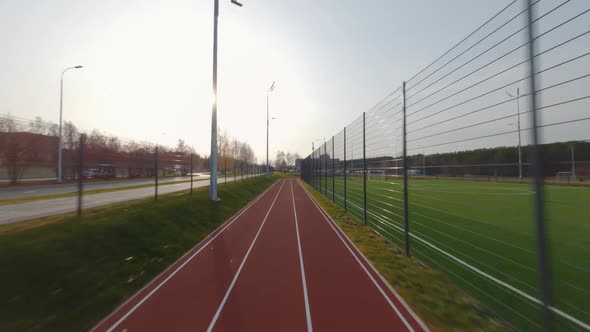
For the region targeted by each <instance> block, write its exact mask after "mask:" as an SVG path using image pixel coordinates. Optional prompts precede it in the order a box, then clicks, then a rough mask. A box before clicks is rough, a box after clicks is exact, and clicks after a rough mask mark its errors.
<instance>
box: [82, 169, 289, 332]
mask: <svg viewBox="0 0 590 332" xmlns="http://www.w3.org/2000/svg"><path fill="white" fill-rule="evenodd" d="M277 183H278V181H277V182H275V183H273V184H272V185H271V186H270V187H269V188H268V189H266V190H265V191H264V192H262V193H261V194H260V195H258V197H256V198H255V199H254V200H252V201H251V202H250V203H248V204H247V205H246V206H244V207H243V208H242V209H240V210H239V211H238V212H236V214H234V215H233V216H232V217H230V218H229V219H228V220H226V221H225V222H224V223H223V224H221V225H220V226H219V227H218V228H216V229H215V230H214V231H213V232H211V234H209V235H207V236H206V237H205V238H204V239H203V240H201V242H199V243H197V244H196V245H195V246H194V247H193V248H191V249H190V250H189V251H187V252H186V253H185V254H184V255H182V256H181V257H180V258H179V259H178V260H176V261H175V262H174V263H173V264H171V265H170V266H169V267H168V268H166V270H164V271H163V272H162V273H160V274H159V275H158V276H157V277H156V278H154V279H153V280H152V281H151V282H149V283H148V284H147V285H145V286H144V287H143V288H141V289H140V290H139V291H138V292H136V293H135V294H134V295H132V296H131V297H130V298H129V299H127V300H126V301H125V302H124V303H123V304H121V305H120V306H119V307H117V309H115V310H114V311H113V312H112V313H111V314H109V315H108V316H107V317H105V318H103V319H102V320H101V321H100V322H99V323H98V324H96V325H95V326H94V327H93V328H92V329H91V330H90V331H94V330H96V329H97V328H99V327H100V326H101V325H102V324H103V323H105V322H106V321H108V320H109V319H110V318H111V317H113V316H114V315H116V314H117V313H118V312H119V311H120V310H121V309H122V308H123V307H125V306H126V305H127V304H129V302H131V301H133V300H134V299H136V298H137V297H138V296H139V295H140V294H141V293H142V292H144V291H145V290H146V289H147V288H148V287H150V286H153V283H154V281H156V280H158V279H159V278H161V277H163V276H164V275H165V274H166V273H168V272H169V271H170V270H171V269H172V268H173V267H174V266H176V265H177V264H178V263H180V262H181V261H182V260H183V259H185V258H186V257H187V256H188V255H189V254H190V253H191V252H193V251H194V250H195V249H196V248H198V247H199V248H198V250H197V251H196V252H194V254H192V255H191V256H190V257H189V258H188V259H187V260H186V261H184V262H183V263H182V264H181V265H180V266H179V267H178V268H176V270H174V271H173V272H172V273H171V274H170V275H169V276H168V277H166V279H164V280H163V281H162V282H160V283H159V284H158V285H157V286H156V287H155V288H154V289H152V290H151V291H150V292H149V293H148V294H147V295H145V296H144V297H143V298H142V299H141V300H140V301H139V302H138V303H136V304H135V305H134V306H133V307H132V308H131V309H129V310H128V311H127V312H126V313H125V315H123V316H122V317H121V318H120V319H119V320H118V321H117V322H115V323H114V324H113V325H112V326H111V327H110V328H109V329H107V331H108V332H112V331H113V330H114V329H115V328H117V327H118V326H119V325H120V324H121V323H122V322H124V321H125V319H127V318H128V317H129V316H130V315H131V314H132V313H133V312H135V311H136V310H137V309H138V308H139V307H140V306H141V305H142V304H143V303H144V302H145V301H146V300H147V299H148V298H149V297H151V296H152V295H153V294H154V293H156V292H157V291H158V290H159V289H160V288H161V287H162V286H163V285H164V284H165V283H166V282H168V281H169V280H170V279H172V277H173V276H174V275H176V273H178V272H179V271H180V270H181V269H182V268H183V267H184V266H186V265H187V264H188V263H189V262H190V261H191V260H192V259H193V258H195V257H196V256H197V255H198V254H199V253H200V252H201V251H202V250H203V249H204V248H207V246H208V245H209V244H210V243H211V242H212V241H213V240H215V239H216V238H217V237H218V236H219V235H221V234H223V232H224V231H225V230H226V229H227V228H228V227H229V226H231V225H232V224H233V223H234V222H235V221H236V220H238V219H239V218H240V216H242V215H243V214H244V213H245V212H246V211H247V210H248V209H249V208H251V207H252V206H253V205H254V204H255V203H256V202H258V201H259V200H260V199H261V198H262V197H264V195H266V194H267V193H268V192H269V191H271V190H272V189H273V188H275V187H276V185H277ZM279 192H280V190H279ZM205 241H206V242H205Z"/></svg>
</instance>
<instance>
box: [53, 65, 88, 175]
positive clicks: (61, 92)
mask: <svg viewBox="0 0 590 332" xmlns="http://www.w3.org/2000/svg"><path fill="white" fill-rule="evenodd" d="M82 68H83V66H80V65H78V66H74V67H68V68H66V69H64V71H62V72H61V80H60V89H59V148H58V149H59V150H58V152H57V155H58V157H57V159H58V160H57V181H58V182H62V181H63V172H62V156H61V150H62V147H63V140H62V130H61V128H62V122H61V119H62V111H63V99H64V74H65V73H66V72H67V71H68V70H70V69H82Z"/></svg>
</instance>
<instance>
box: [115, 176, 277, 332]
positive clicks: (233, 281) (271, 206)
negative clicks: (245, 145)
mask: <svg viewBox="0 0 590 332" xmlns="http://www.w3.org/2000/svg"><path fill="white" fill-rule="evenodd" d="M281 182H282V184H281V188H279V191H278V192H277V194H276V196H275V198H274V200H273V201H272V204H271V205H270V207H269V209H268V211H267V212H266V215H265V216H264V219H263V220H262V223H261V224H260V227H258V232H256V236H254V239H253V240H252V243H251V244H250V247H249V248H248V251H246V255H245V256H244V258H242V262H241V263H240V267H239V268H238V270H237V271H236V274H235V275H234V278H233V280H232V282H231V284H230V285H229V287H228V289H227V291H226V292H225V296H224V297H223V300H221V303H220V304H219V307H218V308H217V312H216V313H215V315H214V316H213V319H212V320H211V323H209V327H208V328H207V332H211V331H213V328H214V327H215V323H216V322H217V319H219V315H220V314H221V311H222V310H223V307H224V306H225V303H226V302H227V298H228V297H229V294H230V293H231V291H232V290H233V288H234V285H235V284H236V281H237V280H238V277H239V276H240V272H242V268H243V267H244V264H245V263H246V260H247V259H248V256H249V255H250V252H251V251H252V248H253V247H254V244H255V243H256V240H257V239H258V236H259V235H260V231H262V228H263V227H264V224H265V223H266V220H267V219H268V215H269V214H270V211H271V210H272V208H273V206H274V205H275V202H276V201H277V198H278V197H279V194H280V193H281V191H282V190H283V186H284V185H285V181H284V180H283V181H281ZM109 332H111V331H109Z"/></svg>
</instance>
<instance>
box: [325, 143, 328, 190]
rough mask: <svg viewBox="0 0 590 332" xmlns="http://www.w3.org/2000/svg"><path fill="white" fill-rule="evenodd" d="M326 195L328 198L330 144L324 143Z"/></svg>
mask: <svg viewBox="0 0 590 332" xmlns="http://www.w3.org/2000/svg"><path fill="white" fill-rule="evenodd" d="M324 195H326V197H328V144H326V142H324Z"/></svg>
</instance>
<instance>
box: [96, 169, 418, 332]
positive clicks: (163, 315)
mask: <svg viewBox="0 0 590 332" xmlns="http://www.w3.org/2000/svg"><path fill="white" fill-rule="evenodd" d="M93 330H95V331H126V332H133V331H273V332H274V331H313V330H315V331H424V330H427V328H426V327H425V325H424V324H423V323H422V322H421V321H420V320H419V318H418V317H417V316H416V315H415V314H414V313H413V312H412V311H411V309H410V308H409V307H408V306H407V305H406V304H405V303H404V302H403V300H402V299H401V298H400V297H399V296H398V295H397V293H395V291H394V290H393V289H392V288H391V287H390V286H389V285H388V284H387V283H386V282H385V281H384V280H383V278H382V277H381V276H380V275H379V274H378V273H377V272H376V270H375V269H374V268H373V267H372V266H371V265H370V264H369V263H368V261H367V260H366V259H365V257H364V256H363V255H362V254H361V253H360V252H359V251H358V250H357V249H356V247H355V246H354V245H353V244H352V243H351V242H350V240H349V239H348V238H347V237H346V235H345V234H344V233H343V232H342V231H341V230H340V229H339V228H338V226H337V225H336V224H335V223H334V222H333V221H332V220H331V219H330V217H329V216H328V215H327V214H326V213H325V212H324V211H323V210H322V209H321V207H320V206H319V205H318V204H317V203H316V202H315V200H313V198H312V197H311V195H309V193H307V191H306V190H305V189H304V188H303V186H302V185H301V184H300V183H299V182H298V181H297V180H294V179H288V180H280V181H278V182H276V183H275V184H274V185H273V186H271V187H270V188H269V189H268V190H267V191H265V192H264V193H263V194H261V195H260V196H258V197H257V198H256V199H255V200H254V201H252V202H251V203H250V204H248V205H247V206H246V207H244V208H243V209H242V210H240V211H239V212H238V213H237V214H236V215H235V216H233V217H232V218H230V219H229V220H228V221H226V222H225V223H224V224H223V225H222V226H220V227H219V228H218V229H217V230H216V231H214V232H213V233H212V234H211V235H209V236H208V237H207V238H205V239H204V240H203V241H202V242H201V243H199V244H198V245H197V246H195V247H194V248H193V249H191V250H190V251H189V252H188V253H186V254H185V255H184V256H183V257H182V258H180V259H179V260H178V261H177V262H176V263H174V264H173V265H172V266H170V267H169V268H168V269H167V270H166V271H164V272H163V273H162V274H161V275H159V276H158V277H157V278H156V279H154V280H153V281H152V282H151V283H149V284H148V285H147V286H146V287H145V288H143V289H142V290H141V291H139V292H138V293H137V294H135V295H134V296H133V297H131V299H129V300H128V301H127V302H126V303H124V304H123V305H121V306H120V307H119V308H118V309H117V310H115V312H113V313H112V314H111V315H109V316H108V317H106V318H105V319H104V320H103V321H102V322H100V323H99V324H98V325H97V326H96V327H95V328H94V329H93Z"/></svg>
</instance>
